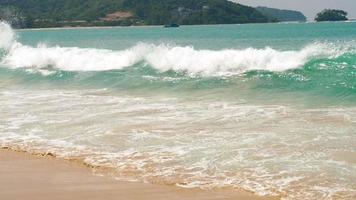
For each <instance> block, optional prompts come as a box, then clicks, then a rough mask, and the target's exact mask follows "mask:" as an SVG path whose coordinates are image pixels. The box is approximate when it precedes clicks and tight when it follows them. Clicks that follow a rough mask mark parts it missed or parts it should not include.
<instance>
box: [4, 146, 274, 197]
mask: <svg viewBox="0 0 356 200" xmlns="http://www.w3.org/2000/svg"><path fill="white" fill-rule="evenodd" d="M0 199H1V200H22V199H24V200H42V199H43V200H57V199H65V200H67V199H68V200H71V199H73V200H74V199H75V200H80V199H85V200H91V199H98V200H110V199H115V200H141V199H145V200H151V199H154V200H161V199H169V200H175V199H177V200H184V199H187V200H189V199H194V200H196V199H209V200H211V199H214V200H215V199H234V200H258V199H261V200H263V199H275V198H268V197H258V196H255V195H253V194H250V193H248V192H243V191H231V190H216V191H215V190H214V191H203V190H199V189H183V188H178V187H174V186H161V185H152V184H144V183H132V182H122V181H117V180H114V179H113V178H111V177H103V176H97V175H94V174H93V173H92V171H91V169H89V168H87V167H85V166H82V165H80V164H78V163H74V162H70V161H66V160H61V159H56V158H51V157H38V156H34V155H31V154H27V153H22V152H14V151H10V150H0Z"/></svg>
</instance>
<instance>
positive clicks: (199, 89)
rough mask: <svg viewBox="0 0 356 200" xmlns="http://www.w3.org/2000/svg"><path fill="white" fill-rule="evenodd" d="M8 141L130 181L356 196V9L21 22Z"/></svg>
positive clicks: (12, 56)
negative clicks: (169, 22) (324, 16)
mask: <svg viewBox="0 0 356 200" xmlns="http://www.w3.org/2000/svg"><path fill="white" fill-rule="evenodd" d="M0 49H1V50H0V147H2V148H11V149H16V150H21V151H27V152H30V153H36V154H47V155H55V156H56V157H59V158H64V159H68V160H77V161H80V162H82V163H84V164H86V165H88V166H91V167H92V168H94V169H102V168H103V169H108V170H110V174H111V175H112V176H114V177H115V178H117V179H119V180H126V181H139V182H145V183H153V184H163V185H175V186H179V187H184V188H202V189H204V190H214V189H218V188H231V189H236V190H247V191H250V192H253V193H255V194H257V195H262V196H264V195H267V196H280V197H282V199H287V200H289V199H303V200H306V199H323V200H328V199H349V200H351V199H356V22H337V23H336V22H325V23H279V24H278V23H276V24H245V25H201V26H181V27H179V28H163V27H161V26H152V27H149V26H142V27H107V28H62V29H32V30H31V29H29V30H14V29H12V28H11V27H10V26H9V25H8V24H7V23H5V22H1V23H0Z"/></svg>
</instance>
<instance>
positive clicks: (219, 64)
mask: <svg viewBox="0 0 356 200" xmlns="http://www.w3.org/2000/svg"><path fill="white" fill-rule="evenodd" d="M0 34H1V36H3V35H4V37H1V39H0V47H1V48H3V49H6V51H7V54H6V56H5V57H4V58H3V59H2V61H1V64H3V65H5V66H7V67H10V68H24V67H31V68H35V69H43V68H48V67H50V68H54V69H59V70H63V71H106V70H117V69H123V68H125V67H130V66H133V65H135V64H137V63H140V62H143V63H145V64H147V65H149V66H151V67H152V68H154V69H156V70H158V71H161V72H165V71H170V70H173V71H178V72H186V73H189V74H193V75H195V74H201V75H233V74H240V73H244V72H247V71H251V70H267V71H285V70H289V69H295V68H298V67H302V66H303V65H304V64H305V63H306V62H308V61H310V60H311V59H313V58H318V57H335V56H338V55H340V54H342V50H340V49H337V48H335V47H332V46H330V45H329V44H321V43H314V44H311V45H308V46H306V47H305V48H303V49H301V50H298V51H279V50H275V49H272V48H269V47H266V48H264V49H254V48H247V49H224V50H198V49H195V48H194V47H191V46H169V45H166V44H161V45H153V44H145V43H140V44H138V45H136V46H134V47H131V48H129V49H126V50H122V51H112V50H105V49H94V48H93V49H85V48H78V47H71V48H69V47H59V46H55V47H48V46H46V45H43V44H39V45H38V46H37V47H30V46H26V45H23V44H21V43H18V42H16V41H15V40H14V34H13V31H12V29H11V28H10V26H8V25H7V24H5V23H2V24H1V25H0Z"/></svg>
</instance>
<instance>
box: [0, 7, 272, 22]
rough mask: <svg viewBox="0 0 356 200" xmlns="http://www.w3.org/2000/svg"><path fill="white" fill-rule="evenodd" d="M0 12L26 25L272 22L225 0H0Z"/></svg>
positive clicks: (4, 17)
mask: <svg viewBox="0 0 356 200" xmlns="http://www.w3.org/2000/svg"><path fill="white" fill-rule="evenodd" d="M1 11H6V12H1ZM0 13H2V14H0V18H2V19H5V20H10V22H11V23H12V24H14V25H15V26H17V27H26V28H31V27H55V26H108V25H163V24H168V23H179V24H235V23H266V22H272V21H275V20H273V19H272V18H271V17H268V16H265V15H264V14H262V13H261V12H259V11H257V10H256V9H254V8H252V7H248V6H244V5H240V4H237V3H233V2H230V1H227V0H164V1H162V0H0Z"/></svg>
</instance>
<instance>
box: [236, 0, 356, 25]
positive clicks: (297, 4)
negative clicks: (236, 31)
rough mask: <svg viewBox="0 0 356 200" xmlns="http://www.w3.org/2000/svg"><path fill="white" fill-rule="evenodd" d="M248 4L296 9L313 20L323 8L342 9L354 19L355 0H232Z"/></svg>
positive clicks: (355, 17)
mask: <svg viewBox="0 0 356 200" xmlns="http://www.w3.org/2000/svg"><path fill="white" fill-rule="evenodd" d="M232 1H234V2H237V3H241V4H244V5H249V6H254V7H256V6H266V7H272V8H279V9H289V10H298V11H301V12H303V14H304V15H305V16H306V17H307V18H308V20H309V21H312V20H314V17H315V15H316V14H317V13H318V12H320V11H321V10H323V9H326V8H328V9H342V10H345V11H347V12H348V18H349V19H356V1H355V0H338V1H335V0H299V1H295V0H232Z"/></svg>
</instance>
